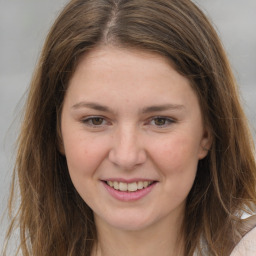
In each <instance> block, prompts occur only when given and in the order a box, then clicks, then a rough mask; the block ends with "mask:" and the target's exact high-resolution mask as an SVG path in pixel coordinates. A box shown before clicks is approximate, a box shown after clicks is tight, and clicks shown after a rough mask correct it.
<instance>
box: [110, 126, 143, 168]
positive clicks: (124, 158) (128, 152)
mask: <svg viewBox="0 0 256 256" xmlns="http://www.w3.org/2000/svg"><path fill="white" fill-rule="evenodd" d="M146 158H147V154H146V150H145V148H144V145H143V143H142V139H141V136H140V134H139V132H138V131H136V129H135V128H133V127H125V128H120V129H117V131H116V132H115V134H114V136H113V144H112V147H111V149H110V151H109V160H110V161H111V162H112V163H113V164H115V165H117V166H118V167H119V168H122V169H124V170H132V169H134V168H135V167H136V166H139V165H142V164H143V163H144V162H145V161H146Z"/></svg>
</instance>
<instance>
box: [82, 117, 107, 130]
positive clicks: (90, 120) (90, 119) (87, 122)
mask: <svg viewBox="0 0 256 256" xmlns="http://www.w3.org/2000/svg"><path fill="white" fill-rule="evenodd" d="M97 119H100V120H102V122H103V123H104V124H102V123H101V124H93V121H97ZM82 123H83V124H85V125H87V126H90V127H93V128H100V127H103V126H104V125H106V124H107V123H108V122H107V120H106V118H105V117H102V116H90V117H87V118H85V119H83V120H82Z"/></svg>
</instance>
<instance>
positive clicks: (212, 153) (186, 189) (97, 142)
mask: <svg viewBox="0 0 256 256" xmlns="http://www.w3.org/2000/svg"><path fill="white" fill-rule="evenodd" d="M15 171H16V172H17V175H18V180H19V187H20V195H21V204H20V208H19V212H18V215H17V217H16V219H17V221H18V223H19V228H20V237H21V245H20V246H21V251H22V255H26V256H27V255H36V256H40V255H88V256H98V255H104V256H107V255H112V256H115V255H124V256H126V255H135V256H136V255H156V253H158V254H159V255H163V256H164V255H189V256H190V255H230V253H231V252H232V251H233V252H232V255H235V254H236V253H243V252H241V251H240V250H244V249H246V248H245V246H243V245H241V244H245V243H246V241H248V237H249V241H251V242H252V241H253V240H251V238H250V237H251V236H254V234H255V229H253V226H254V225H255V223H254V221H253V219H250V220H248V221H242V220H241V216H242V215H243V213H244V212H247V213H249V214H253V212H254V210H255V203H256V192H255V187H256V165H255V158H254V151H253V143H252V139H251V136H250V132H249V129H248V126H247V121H246V118H245V115H244V113H243V110H242V109H241V105H240V102H239V96H238V93H237V89H236V85H235V81H234V78H233V76H232V73H231V70H230V67H229V63H228V61H227V59H226V56H225V53H224V51H223V49H222V46H221V43H220V41H219V39H218V36H217V34H216V33H215V31H214V29H213V28H212V26H211V25H210V23H209V22H208V20H207V19H206V17H205V16H204V14H203V13H202V12H201V11H200V10H199V9H198V8H197V7H196V6H195V5H194V4H193V3H192V2H190V1H188V0H159V1H154V0H147V1H146V0H126V1H122V0H119V1H118V0H87V1H85V0H74V1H71V2H70V3H69V4H68V5H67V6H66V7H65V9H64V10H63V11H62V13H61V14H60V15H59V17H58V19H57V20H56V22H55V24H54V25H53V27H52V30H51V31H50V33H49V35H48V38H47V40H46V43H45V46H44V49H43V52H42V55H41V59H40V61H39V65H38V67H37V70H36V72H35V75H34V78H33V80H32V82H31V87H30V92H29V97H28V100H27V105H26V112H25V117H24V121H23V126H22V130H21V134H20V137H19V148H18V155H17V161H16V168H15ZM13 189H14V183H13ZM12 194H13V193H12ZM11 200H14V197H13V196H12V197H11ZM14 221H15V219H14V220H13V223H14ZM248 223H249V224H250V225H248ZM250 230H251V231H250ZM11 231H12V228H10V232H9V233H11ZM246 233H248V234H246ZM245 234H246V235H245ZM244 235H245V237H244V239H245V240H244V239H242V240H241V238H242V237H243V236H244ZM240 240H241V243H239V241H240ZM238 243H239V245H238V247H237V248H236V249H234V247H235V246H236V245H237V244H238ZM239 247H242V249H239ZM251 248H252V247H251ZM233 249H234V250H233ZM247 249H248V248H247ZM239 251H240V252H239ZM254 253H255V251H254Z"/></svg>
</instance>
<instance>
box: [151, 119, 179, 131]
mask: <svg viewBox="0 0 256 256" xmlns="http://www.w3.org/2000/svg"><path fill="white" fill-rule="evenodd" d="M157 119H159V120H161V121H164V124H160V125H157V124H156V123H154V124H152V125H153V126H156V127H158V128H166V127H168V126H170V125H172V124H173V123H175V120H174V119H172V118H169V117H165V116H155V117H153V118H151V119H150V120H149V124H150V123H151V122H156V120H157ZM159 120H158V121H159Z"/></svg>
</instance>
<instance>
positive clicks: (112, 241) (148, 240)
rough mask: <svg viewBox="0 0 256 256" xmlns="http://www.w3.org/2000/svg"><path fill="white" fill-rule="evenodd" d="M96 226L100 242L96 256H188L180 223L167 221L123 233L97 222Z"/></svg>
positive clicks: (95, 252)
mask: <svg viewBox="0 0 256 256" xmlns="http://www.w3.org/2000/svg"><path fill="white" fill-rule="evenodd" d="M97 224H100V225H97ZM167 224H169V225H168V226H169V227H170V228H169V229H168V228H166V227H167ZM96 226H97V231H98V243H97V244H96V245H95V247H94V250H93V253H92V256H120V255H122V256H130V255H133V256H141V255H147V256H155V255H161V256H184V239H183V236H181V235H180V234H181V232H180V231H181V221H180V220H179V221H178V220H176V222H175V223H173V221H169V223H167V222H166V221H163V222H162V223H158V224H157V225H152V226H150V227H147V228H145V229H143V230H135V231H130V230H128V231H127V230H120V229H116V228H113V227H109V226H107V225H106V224H102V223H97V222H96Z"/></svg>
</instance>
